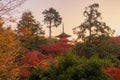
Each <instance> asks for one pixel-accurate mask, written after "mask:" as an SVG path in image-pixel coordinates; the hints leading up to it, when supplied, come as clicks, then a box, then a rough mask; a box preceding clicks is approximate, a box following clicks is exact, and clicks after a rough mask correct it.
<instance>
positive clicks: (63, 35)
mask: <svg viewBox="0 0 120 80" xmlns="http://www.w3.org/2000/svg"><path fill="white" fill-rule="evenodd" d="M70 36H71V35H68V34H66V33H64V32H63V33H61V34H60V35H58V36H56V37H59V38H62V37H70Z"/></svg>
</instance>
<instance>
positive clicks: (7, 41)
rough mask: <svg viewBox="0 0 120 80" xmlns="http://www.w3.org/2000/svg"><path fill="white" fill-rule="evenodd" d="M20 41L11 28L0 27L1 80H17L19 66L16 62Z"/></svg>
mask: <svg viewBox="0 0 120 80" xmlns="http://www.w3.org/2000/svg"><path fill="white" fill-rule="evenodd" d="M19 50H20V47H19V41H18V40H17V39H16V36H15V34H14V32H13V31H12V30H11V28H6V29H5V28H3V27H2V25H1V26H0V80H17V78H16V77H18V76H19V66H18V62H16V61H15V60H16V57H17V55H18V51H19Z"/></svg>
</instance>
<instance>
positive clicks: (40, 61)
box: [20, 50, 52, 77]
mask: <svg viewBox="0 0 120 80" xmlns="http://www.w3.org/2000/svg"><path fill="white" fill-rule="evenodd" d="M50 59H52V58H51V57H50V56H46V55H44V54H42V53H41V52H39V51H36V50H33V51H28V52H27V53H26V54H24V57H23V59H22V60H21V61H20V65H26V66H25V67H23V68H21V69H20V75H21V76H22V77H27V76H28V75H29V74H30V71H31V70H32V69H33V68H35V67H37V66H40V67H41V68H42V70H46V69H47V68H48V67H49V60H50Z"/></svg>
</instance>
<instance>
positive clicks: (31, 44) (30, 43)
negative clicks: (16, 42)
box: [27, 36, 48, 50]
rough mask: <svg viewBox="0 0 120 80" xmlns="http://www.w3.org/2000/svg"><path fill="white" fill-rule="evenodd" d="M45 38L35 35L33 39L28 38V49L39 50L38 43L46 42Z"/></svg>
mask: <svg viewBox="0 0 120 80" xmlns="http://www.w3.org/2000/svg"><path fill="white" fill-rule="evenodd" d="M47 42H48V41H47V39H46V38H44V37H38V36H36V37H35V38H34V39H30V40H28V46H27V47H28V49H29V50H40V45H42V44H47Z"/></svg>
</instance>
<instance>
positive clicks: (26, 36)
mask: <svg viewBox="0 0 120 80" xmlns="http://www.w3.org/2000/svg"><path fill="white" fill-rule="evenodd" d="M17 28H18V30H17V33H18V36H19V38H20V40H21V42H22V43H23V45H24V47H26V48H29V49H31V48H33V46H34V47H35V45H38V44H39V42H40V41H39V40H40V39H41V36H43V35H44V31H43V30H42V25H41V24H40V22H38V21H36V20H35V19H34V16H33V15H32V13H31V12H30V11H28V12H24V13H23V14H22V17H21V20H20V21H19V23H18V26H17ZM33 44H35V45H33Z"/></svg>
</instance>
